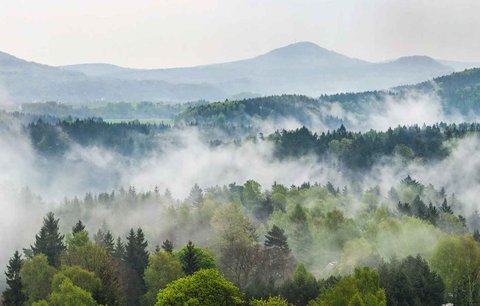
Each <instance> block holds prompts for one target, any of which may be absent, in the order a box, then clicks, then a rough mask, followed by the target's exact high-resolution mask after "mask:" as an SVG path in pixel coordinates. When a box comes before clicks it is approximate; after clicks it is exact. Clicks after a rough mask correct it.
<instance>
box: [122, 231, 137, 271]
mask: <svg viewBox="0 0 480 306" xmlns="http://www.w3.org/2000/svg"><path fill="white" fill-rule="evenodd" d="M136 240H137V236H136V235H135V231H134V230H133V228H132V229H130V231H129V232H128V236H127V243H126V244H125V256H124V259H125V261H126V262H127V263H129V264H130V265H131V266H132V268H133V266H134V265H135V249H136V247H135V244H136Z"/></svg>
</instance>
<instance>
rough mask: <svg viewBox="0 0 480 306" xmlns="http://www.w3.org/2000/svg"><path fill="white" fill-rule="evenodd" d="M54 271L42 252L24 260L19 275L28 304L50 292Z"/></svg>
mask: <svg viewBox="0 0 480 306" xmlns="http://www.w3.org/2000/svg"><path fill="white" fill-rule="evenodd" d="M56 271H57V270H56V269H55V268H54V267H52V266H50V265H49V264H48V259H47V256H45V255H43V254H39V255H35V256H34V257H32V258H31V259H28V260H25V262H24V263H23V266H22V269H21V270H20V277H21V279H22V284H23V290H24V292H25V294H26V295H27V300H28V304H32V303H33V302H35V301H38V300H42V299H45V298H46V297H47V296H48V295H49V294H50V290H51V284H52V279H53V275H54V274H55V273H56Z"/></svg>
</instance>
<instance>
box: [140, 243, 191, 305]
mask: <svg viewBox="0 0 480 306" xmlns="http://www.w3.org/2000/svg"><path fill="white" fill-rule="evenodd" d="M184 275H185V274H184V272H183V269H182V264H181V263H180V260H178V258H176V257H174V256H173V255H172V254H171V253H168V252H165V251H164V252H157V253H155V254H152V255H150V257H149V260H148V267H147V269H146V270H145V284H146V286H147V293H146V294H145V302H146V304H147V305H154V304H155V301H156V296H157V293H158V291H159V290H160V289H163V288H165V287H166V286H167V284H169V283H170V282H172V281H175V280H177V279H179V278H181V277H183V276H184Z"/></svg>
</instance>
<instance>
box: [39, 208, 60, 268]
mask: <svg viewBox="0 0 480 306" xmlns="http://www.w3.org/2000/svg"><path fill="white" fill-rule="evenodd" d="M58 222H59V219H55V215H54V214H53V213H52V212H50V213H48V214H47V216H46V217H45V218H44V219H43V226H42V228H41V229H40V233H39V234H38V235H36V236H35V244H34V245H33V246H32V247H31V248H32V251H33V254H34V255H38V254H45V256H47V258H48V263H49V264H50V265H52V266H56V267H58V266H59V264H60V255H61V253H62V252H63V251H64V250H65V245H64V244H63V237H64V236H63V235H61V234H60V232H59V228H58Z"/></svg>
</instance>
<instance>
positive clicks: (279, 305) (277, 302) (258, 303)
mask: <svg viewBox="0 0 480 306" xmlns="http://www.w3.org/2000/svg"><path fill="white" fill-rule="evenodd" d="M250 305H251V306H288V305H289V304H288V301H287V300H286V299H284V298H282V297H279V296H272V297H269V298H268V299H266V300H252V301H251V302H250Z"/></svg>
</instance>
